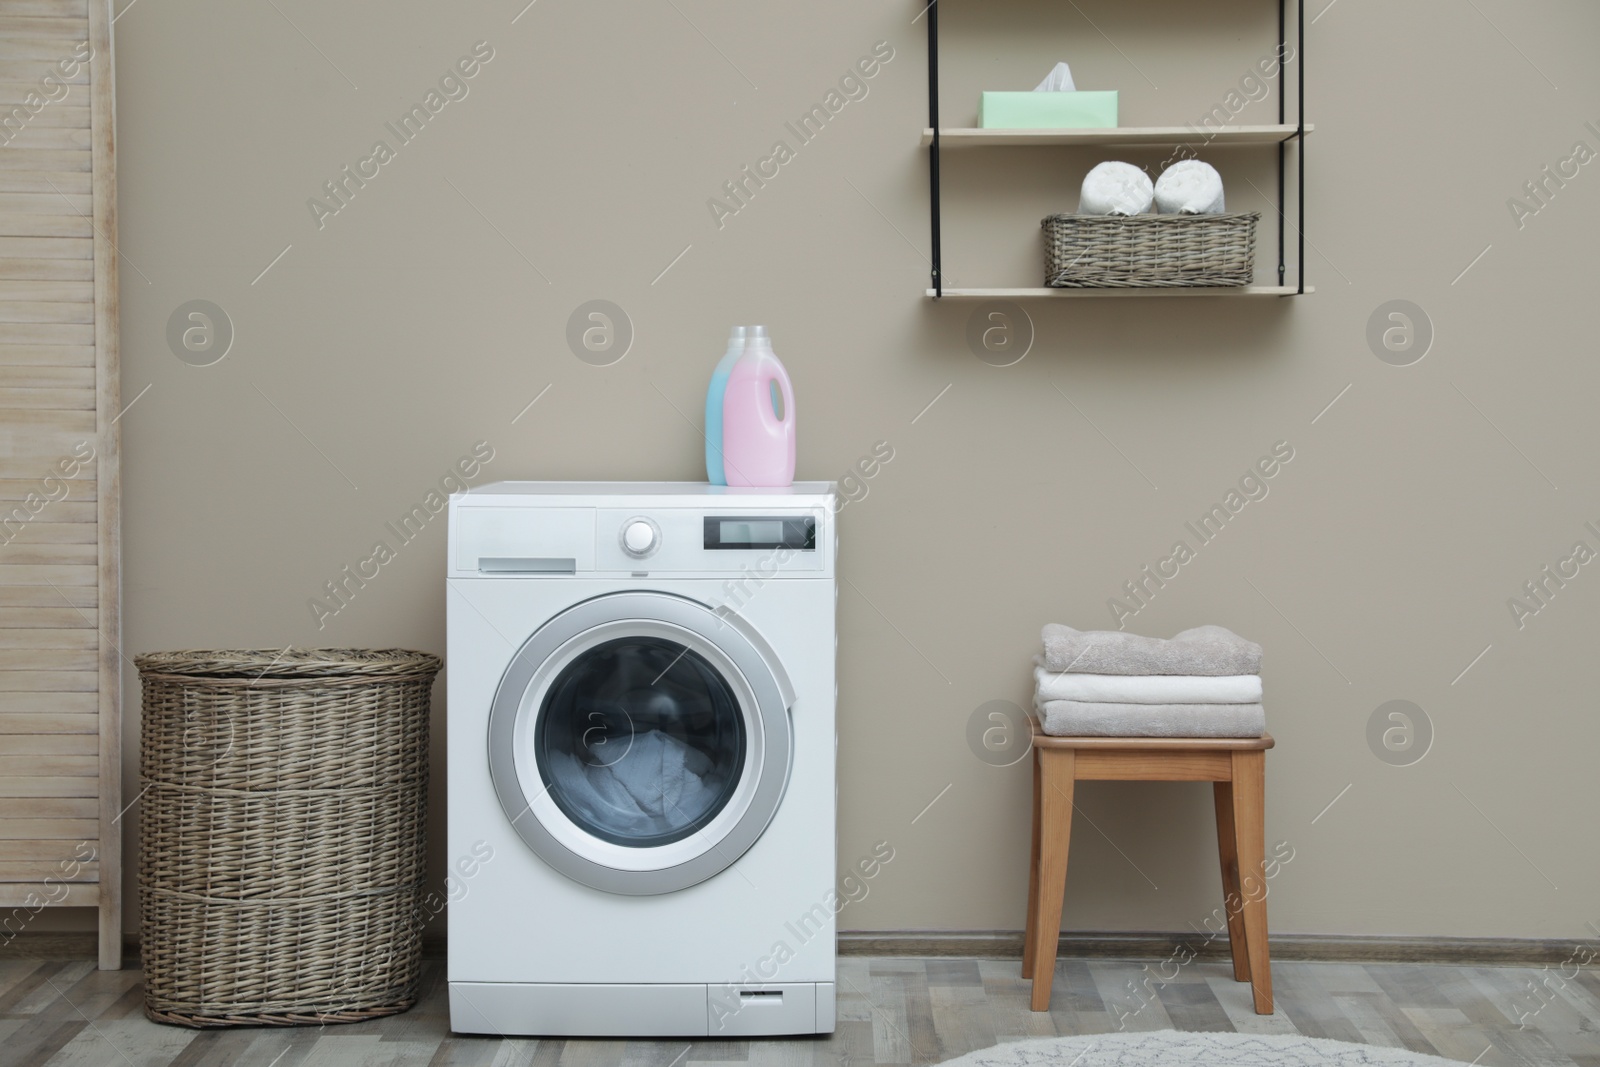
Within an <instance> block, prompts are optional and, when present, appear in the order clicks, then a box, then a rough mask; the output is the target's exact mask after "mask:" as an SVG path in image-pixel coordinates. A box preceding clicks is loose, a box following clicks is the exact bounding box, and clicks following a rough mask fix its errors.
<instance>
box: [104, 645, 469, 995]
mask: <svg viewBox="0 0 1600 1067" xmlns="http://www.w3.org/2000/svg"><path fill="white" fill-rule="evenodd" d="M135 662H136V665H137V666H138V668H139V671H140V678H141V681H142V683H143V690H144V701H143V708H144V711H143V728H142V741H141V745H140V754H139V755H140V773H141V776H142V777H143V779H144V781H143V783H142V789H143V792H142V794H141V798H140V808H141V811H140V823H139V845H140V849H139V852H140V860H139V887H140V902H141V912H142V914H141V923H140V948H141V953H142V955H143V957H144V987H145V1014H146V1015H148V1016H149V1017H150V1018H152V1019H155V1020H156V1021H158V1022H169V1023H178V1024H181V1025H185V1026H196V1027H211V1026H263V1025H284V1026H286V1025H296V1024H305V1023H310V1024H320V1023H329V1022H357V1021H360V1020H362V1019H370V1018H375V1017H377V1016H380V1015H388V1014H392V1013H394V1012H398V1011H404V1010H406V1009H407V1008H409V1007H410V1006H411V1005H412V1004H414V1003H415V1002H416V998H417V982H418V975H419V967H420V963H421V956H422V941H421V909H420V907H419V904H420V897H421V894H422V891H423V861H424V853H425V845H426V838H425V831H424V817H425V812H426V806H427V791H428V713H429V707H430V694H431V691H432V686H433V678H434V675H435V674H436V673H437V672H438V670H439V666H440V663H439V660H438V658H437V657H434V656H429V655H425V654H422V653H417V652H405V651H401V650H394V649H388V650H382V651H366V650H344V649H316V650H309V651H290V652H274V651H263V652H250V651H229V652H177V653H160V654H155V655H148V656H141V657H139V658H138V659H137V660H136V661H135Z"/></svg>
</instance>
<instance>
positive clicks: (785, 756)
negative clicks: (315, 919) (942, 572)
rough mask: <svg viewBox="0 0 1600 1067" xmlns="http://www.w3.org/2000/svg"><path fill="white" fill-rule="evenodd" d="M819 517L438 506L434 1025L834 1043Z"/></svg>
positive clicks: (605, 492)
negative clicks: (442, 846)
mask: <svg viewBox="0 0 1600 1067" xmlns="http://www.w3.org/2000/svg"><path fill="white" fill-rule="evenodd" d="M834 499H835V498H834V494H833V485H832V484H831V483H825V482H814V483H797V484H796V485H794V486H792V487H790V488H788V489H742V488H741V489H735V488H727V487H721V486H710V485H705V484H699V483H621V482H599V483H563V482H500V483H497V484H493V485H486V486H481V487H478V488H475V489H472V490H471V491H469V492H467V493H461V494H457V495H455V496H452V497H451V498H450V544H449V579H448V593H447V596H448V616H447V617H448V629H449V639H448V645H449V660H448V663H449V707H448V721H449V736H448V747H449V781H448V787H447V788H448V807H449V840H448V845H447V848H448V856H447V859H448V862H449V867H450V881H449V883H448V886H447V888H448V889H449V898H450V903H449V982H450V1026H451V1029H452V1030H455V1031H457V1032H462V1033H483V1034H521V1035H572V1036H606V1035H610V1036H640V1037H643V1036H651V1037H656V1036H684V1037H700V1036H713V1037H716V1036H727V1037H745V1036H751V1035H758V1034H809V1033H831V1032H832V1031H833V1029H834V963H835V943H834V941H835V939H834V934H835V929H834V914H835V913H834V906H835V903H834V902H835V901H836V899H837V898H836V896H835V870H834V864H835V859H834V857H835V831H834V824H835V785H834V782H835V775H834V754H835V753H834V749H835V732H834V697H835V683H834V653H835V648H836V640H835V627H834V608H835V601H836V593H835V585H834V554H835V551H836V541H835V535H834V526H833V523H834V510H835V509H834Z"/></svg>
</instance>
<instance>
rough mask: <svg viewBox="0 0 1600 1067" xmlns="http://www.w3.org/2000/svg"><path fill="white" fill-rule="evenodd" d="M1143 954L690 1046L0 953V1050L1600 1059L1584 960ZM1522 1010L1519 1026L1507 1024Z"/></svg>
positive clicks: (247, 1058) (945, 965)
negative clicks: (1141, 1052)
mask: <svg viewBox="0 0 1600 1067" xmlns="http://www.w3.org/2000/svg"><path fill="white" fill-rule="evenodd" d="M1143 966H1144V965H1142V964H1140V963H1137V962H1120V961H1118V962H1105V961H1095V962H1092V963H1091V962H1084V961H1081V960H1062V961H1060V962H1059V963H1058V965H1057V972H1056V981H1055V995H1054V997H1053V999H1052V1001H1051V1005H1050V1007H1051V1010H1050V1012H1049V1013H1048V1014H1044V1013H1038V1014H1036V1013H1034V1012H1031V1011H1029V1010H1028V985H1027V983H1025V982H1023V981H1022V979H1021V978H1020V977H1019V976H1018V964H1017V961H1016V960H971V959H870V958H860V957H845V958H843V959H841V960H840V961H839V1029H838V1032H837V1033H835V1034H833V1035H832V1036H831V1037H827V1038H804V1039H798V1040H795V1039H766V1040H759V1041H695V1042H689V1041H576V1040H573V1041H561V1040H550V1041H536V1040H499V1039H490V1038H472V1037H457V1036H452V1035H451V1034H450V1033H449V1028H448V1022H447V1015H446V1010H445V996H444V965H443V964H442V963H437V962H430V963H429V964H428V965H427V970H426V973H425V977H424V985H423V999H422V1002H421V1003H420V1004H419V1005H418V1006H417V1007H415V1008H413V1009H412V1010H411V1011H410V1012H407V1013H406V1014H404V1015H397V1016H394V1017H391V1018H388V1019H382V1020H378V1021H376V1022H370V1023H360V1024H356V1025H351V1026H330V1027H326V1028H323V1029H318V1028H315V1027H308V1028H301V1029H293V1030H255V1029H251V1030H232V1031H207V1032H195V1031H190V1030H182V1029H176V1028H173V1027H167V1026H159V1025H157V1024H155V1023H152V1022H149V1021H148V1020H146V1019H145V1018H144V1015H143V1011H142V1001H141V996H142V994H141V991H140V986H139V972H138V971H136V970H125V971H96V970H94V969H93V965H92V964H90V963H86V962H72V963H66V962H39V961H34V960H4V959H0V1063H3V1064H5V1065H6V1067H33V1065H39V1064H51V1065H63V1067H65V1065H72V1067H99V1065H106V1067H158V1065H165V1064H173V1065H185V1067H187V1065H195V1067H198V1065H202V1064H216V1065H234V1064H237V1065H240V1067H300V1065H307V1067H312V1065H330V1067H331V1065H344V1064H348V1065H352V1067H354V1065H361V1067H376V1065H380V1064H406V1065H410V1064H418V1065H421V1064H484V1065H494V1067H511V1065H521V1064H529V1065H532V1064H537V1065H538V1067H690V1065H693V1064H714V1063H723V1062H740V1063H744V1062H748V1063H752V1064H761V1065H770V1067H791V1065H792V1067H806V1065H818V1067H824V1065H826V1067H833V1065H856V1067H863V1065H866V1064H879V1063H881V1064H914V1065H922V1064H930V1063H937V1062H939V1061H941V1060H946V1059H949V1058H951V1057H954V1056H959V1055H961V1054H962V1053H965V1052H970V1051H972V1050H974V1049H979V1048H986V1047H988V1046H990V1045H994V1044H996V1043H999V1042H1002V1041H1011V1040H1015V1039H1018V1038H1024V1037H1043V1036H1050V1035H1055V1034H1082V1033H1100V1032H1106V1031H1112V1030H1116V1029H1118V1028H1119V1021H1120V1023H1121V1028H1124V1029H1128V1030H1160V1029H1168V1028H1175V1029H1179V1030H1238V1031H1240V1032H1247V1033H1293V1032H1296V1031H1298V1032H1299V1033H1301V1034H1305V1035H1307V1036H1310V1037H1329V1038H1336V1039H1339V1040H1343V1041H1358V1042H1365V1043H1368V1044H1374V1045H1392V1046H1404V1047H1405V1048H1409V1049H1413V1050H1415V1051H1418V1052H1426V1053H1431V1054H1436V1055H1441V1056H1445V1057H1448V1058H1452V1059H1457V1060H1461V1061H1464V1062H1468V1063H1471V1062H1474V1061H1476V1062H1477V1063H1478V1064H1480V1065H1481V1067H1506V1065H1518V1067H1521V1065H1528V1067H1573V1065H1576V1067H1600V976H1597V975H1596V974H1595V973H1594V971H1593V970H1585V971H1582V972H1580V973H1579V974H1578V975H1577V977H1575V978H1570V979H1568V980H1567V981H1565V982H1563V981H1561V980H1560V979H1559V978H1558V977H1556V971H1555V970H1554V969H1551V970H1549V971H1544V972H1541V971H1539V970H1536V969H1533V968H1515V967H1482V968H1469V967H1448V966H1439V965H1425V966H1424V965H1411V964H1393V963H1390V964H1371V965H1366V966H1362V965H1356V964H1335V963H1289V962H1279V963H1275V964H1274V965H1273V972H1274V973H1273V980H1274V985H1275V987H1276V992H1277V1007H1278V1013H1277V1014H1276V1015H1271V1016H1257V1015H1255V1014H1253V1013H1252V1011H1251V1009H1250V991H1249V986H1247V985H1240V984H1237V983H1235V982H1234V981H1233V980H1232V978H1231V975H1230V973H1229V969H1228V967H1227V965H1226V964H1223V963H1216V962H1195V963H1191V964H1189V965H1188V966H1187V967H1185V968H1183V969H1182V970H1181V971H1180V972H1179V973H1178V974H1177V976H1176V979H1175V980H1174V981H1173V982H1172V983H1170V984H1168V985H1165V986H1163V987H1160V988H1159V989H1158V990H1157V993H1158V995H1155V996H1152V995H1151V993H1150V992H1149V991H1148V989H1149V988H1150V987H1145V988H1146V991H1145V992H1144V994H1143V995H1144V998H1145V1000H1144V1001H1143V1002H1141V999H1140V996H1139V995H1138V994H1137V993H1135V992H1134V990H1135V989H1139V988H1141V987H1140V986H1139V983H1140V982H1141V981H1142V980H1144V979H1145V978H1146V977H1147V974H1148V972H1146V971H1144V970H1143ZM1151 966H1152V969H1153V968H1154V967H1155V966H1156V965H1155V964H1152V965H1151ZM1167 973H1168V974H1171V973H1172V971H1171V969H1170V968H1169V970H1168V972H1167ZM1530 983H1544V988H1545V990H1546V992H1545V993H1544V995H1543V996H1542V997H1536V996H1535V995H1534V994H1533V993H1531V992H1530V991H1529V988H1530ZM1154 985H1155V983H1154V981H1153V980H1152V982H1151V987H1153V986H1154ZM1141 1003H1143V1004H1144V1006H1143V1007H1142V1008H1141V1007H1140V1005H1141ZM1541 1005H1542V1007H1541ZM1529 1013H1532V1014H1529ZM1519 1021H1521V1022H1523V1023H1525V1024H1526V1025H1525V1026H1524V1027H1523V1028H1521V1029H1519V1027H1518V1022H1519Z"/></svg>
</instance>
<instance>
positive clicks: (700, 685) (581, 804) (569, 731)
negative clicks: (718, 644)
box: [534, 637, 747, 848]
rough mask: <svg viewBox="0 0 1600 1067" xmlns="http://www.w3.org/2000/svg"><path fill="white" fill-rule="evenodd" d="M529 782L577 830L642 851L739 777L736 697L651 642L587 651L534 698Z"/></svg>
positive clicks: (692, 663)
mask: <svg viewBox="0 0 1600 1067" xmlns="http://www.w3.org/2000/svg"><path fill="white" fill-rule="evenodd" d="M534 732H535V740H534V754H535V758H536V760H537V764H538V768H539V777H540V778H541V779H543V781H544V782H545V783H546V784H547V785H548V786H549V789H550V797H551V799H553V800H554V801H555V803H556V806H557V807H558V808H560V809H561V811H562V813H563V814H564V815H566V817H567V818H568V819H569V820H571V821H572V823H573V824H574V825H575V826H577V827H579V828H580V829H582V830H584V831H586V832H588V833H590V834H593V835H594V836H595V837H597V838H599V839H601V840H602V841H609V842H611V843H612V844H616V845H625V846H629V847H632V848H653V847H657V846H660V845H667V844H671V843H673V842H675V841H681V840H683V839H684V838H686V837H688V836H690V835H691V834H693V833H695V832H696V831H698V830H700V829H701V828H702V827H704V826H705V825H706V824H707V823H709V822H711V820H712V819H713V818H714V817H715V816H716V814H717V813H718V812H720V811H722V810H723V809H724V808H725V807H726V806H727V804H728V801H729V800H730V799H731V798H732V797H733V795H734V787H735V786H737V785H738V783H739V779H740V775H741V774H742V772H743V770H744V757H745V748H746V745H747V738H746V733H745V727H744V717H743V715H742V714H741V713H740V710H739V697H738V694H737V693H735V692H734V690H733V687H732V686H731V685H729V684H728V682H727V680H726V679H725V678H723V677H722V675H721V674H720V673H718V672H717V670H716V668H714V667H713V666H712V665H711V663H710V662H709V661H708V660H707V659H706V658H705V657H704V656H702V655H701V654H700V653H698V652H696V651H694V650H693V649H692V648H690V647H688V646H687V645H684V644H680V643H678V642H676V641H669V640H667V639H665V638H661V637H618V638H613V639H612V640H610V641H605V642H603V643H601V644H598V645H595V646H594V647H592V648H588V649H586V650H585V651H584V652H582V653H581V654H580V655H578V656H577V657H575V658H574V659H573V660H572V661H571V662H569V663H568V664H567V665H566V666H565V667H564V668H562V670H561V673H560V674H559V675H558V676H557V677H556V679H555V681H554V682H553V683H552V684H551V685H550V687H549V689H547V690H546V691H545V694H544V699H543V700H542V701H541V703H540V708H539V717H538V721H537V725H536V726H535V728H534Z"/></svg>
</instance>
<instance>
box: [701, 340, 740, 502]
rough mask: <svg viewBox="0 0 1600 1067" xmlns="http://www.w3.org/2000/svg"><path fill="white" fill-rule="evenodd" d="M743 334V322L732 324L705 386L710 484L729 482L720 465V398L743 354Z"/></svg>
mask: <svg viewBox="0 0 1600 1067" xmlns="http://www.w3.org/2000/svg"><path fill="white" fill-rule="evenodd" d="M744 338H745V328H744V327H743V326H735V327H734V328H733V331H732V332H731V333H729V334H728V351H727V353H726V354H725V355H724V356H723V357H722V358H721V359H720V360H718V361H717V368H716V370H714V371H712V372H711V385H710V387H709V388H708V389H707V390H706V480H707V481H709V482H710V483H711V484H712V485H727V484H728V477H727V475H726V474H725V473H724V472H723V468H722V398H723V396H724V395H725V394H726V393H727V391H728V375H729V374H731V373H732V372H733V365H734V364H735V363H737V362H739V357H740V356H741V355H743V354H744Z"/></svg>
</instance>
